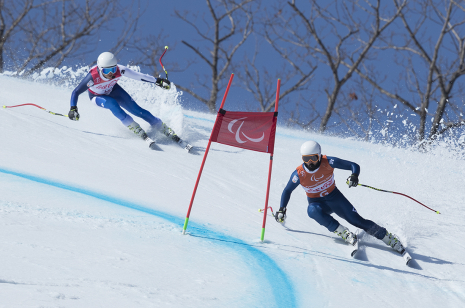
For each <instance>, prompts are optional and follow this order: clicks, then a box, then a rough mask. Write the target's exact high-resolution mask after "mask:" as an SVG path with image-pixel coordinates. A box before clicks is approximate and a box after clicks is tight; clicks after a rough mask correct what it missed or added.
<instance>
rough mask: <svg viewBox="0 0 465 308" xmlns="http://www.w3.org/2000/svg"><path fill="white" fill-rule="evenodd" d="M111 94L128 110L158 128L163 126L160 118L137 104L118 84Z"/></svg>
mask: <svg viewBox="0 0 465 308" xmlns="http://www.w3.org/2000/svg"><path fill="white" fill-rule="evenodd" d="M110 96H111V97H113V98H114V99H116V100H117V101H118V103H119V105H120V106H121V107H123V108H124V109H126V110H127V111H128V112H130V113H132V114H133V115H135V116H137V117H139V118H142V119H144V120H145V121H146V122H148V123H149V124H150V125H151V126H154V127H155V128H157V129H161V128H162V125H163V122H162V121H161V120H160V119H159V118H157V117H155V116H154V115H152V114H151V113H150V112H149V111H148V110H145V109H144V108H142V107H140V106H139V105H137V103H136V102H135V101H134V100H133V99H132V97H131V96H130V95H129V94H128V93H127V92H126V91H125V90H124V89H123V88H122V87H121V86H119V85H118V84H116V85H115V86H114V87H113V90H112V91H111V93H110Z"/></svg>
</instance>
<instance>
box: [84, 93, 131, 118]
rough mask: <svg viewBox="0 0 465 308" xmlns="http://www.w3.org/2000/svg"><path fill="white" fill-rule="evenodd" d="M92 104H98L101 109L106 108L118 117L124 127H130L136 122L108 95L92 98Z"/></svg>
mask: <svg viewBox="0 0 465 308" xmlns="http://www.w3.org/2000/svg"><path fill="white" fill-rule="evenodd" d="M92 102H93V103H94V104H96V105H97V106H99V107H102V108H105V109H108V110H110V111H111V112H112V113H113V115H114V116H115V117H117V118H118V119H119V120H120V121H121V122H122V123H123V124H124V126H128V125H129V124H131V123H132V122H134V120H133V119H132V117H131V116H130V115H128V114H127V113H126V112H125V111H124V110H123V109H122V108H121V107H120V105H119V104H118V102H117V101H116V100H115V99H114V98H112V97H110V96H107V95H99V96H94V97H93V98H92Z"/></svg>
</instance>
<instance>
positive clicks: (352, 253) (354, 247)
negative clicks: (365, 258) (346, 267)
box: [349, 229, 360, 258]
mask: <svg viewBox="0 0 465 308" xmlns="http://www.w3.org/2000/svg"><path fill="white" fill-rule="evenodd" d="M359 235H360V230H359V229H357V231H355V240H354V243H353V244H350V243H349V245H351V247H350V248H351V249H350V256H351V257H352V258H355V256H356V255H357V252H358V249H359V241H360V238H359Z"/></svg>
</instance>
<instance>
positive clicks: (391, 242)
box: [382, 231, 405, 255]
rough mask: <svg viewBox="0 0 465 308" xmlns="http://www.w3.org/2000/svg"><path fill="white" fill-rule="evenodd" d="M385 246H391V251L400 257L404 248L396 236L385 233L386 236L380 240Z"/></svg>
mask: <svg viewBox="0 0 465 308" xmlns="http://www.w3.org/2000/svg"><path fill="white" fill-rule="evenodd" d="M382 241H383V242H384V243H385V244H386V245H388V246H391V247H392V249H394V250H395V251H397V252H398V253H400V254H401V255H403V254H404V252H405V248H404V246H403V245H402V243H401V242H400V240H399V238H398V237H397V235H395V234H392V233H389V232H387V231H386V236H385V237H384V238H383V240H382Z"/></svg>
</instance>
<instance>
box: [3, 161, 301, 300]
mask: <svg viewBox="0 0 465 308" xmlns="http://www.w3.org/2000/svg"><path fill="white" fill-rule="evenodd" d="M0 172H1V173H5V174H10V175H14V176H18V177H21V178H24V179H27V180H31V181H34V182H38V183H42V184H46V185H50V186H54V187H58V188H61V189H65V190H69V191H73V192H77V193H81V194H84V195H87V196H91V197H94V198H97V199H100V200H104V201H108V202H111V203H114V204H118V205H121V206H124V207H127V208H131V209H134V210H137V211H141V212H144V213H147V214H150V215H154V216H157V217H160V218H163V219H165V220H167V221H169V222H171V223H173V224H175V225H177V226H179V227H180V228H181V229H182V227H183V225H184V219H183V218H180V217H176V216H174V215H170V214H168V213H164V212H161V211H157V210H154V209H151V208H147V207H144V206H142V205H138V204H135V203H132V202H130V201H126V200H123V199H119V198H115V197H112V196H107V195H104V194H100V193H98V192H94V191H91V190H87V189H83V188H78V187H73V186H70V185H66V184H63V183H60V182H56V181H52V180H49V179H45V178H41V177H37V176H33V175H29V174H25V173H20V172H15V171H11V170H7V169H3V168H0ZM188 231H189V233H190V234H192V235H194V236H195V235H198V236H199V237H203V238H207V239H208V238H211V237H214V238H215V239H218V240H220V241H218V243H221V244H222V245H225V246H228V247H229V248H232V249H234V251H236V252H238V251H240V249H241V248H242V249H243V251H245V252H246V253H248V254H249V255H251V256H252V258H253V259H254V261H255V262H253V263H252V262H251V261H252V259H250V258H248V256H246V261H247V262H246V263H247V264H248V265H249V267H250V268H251V271H252V272H254V273H256V274H257V275H258V276H262V277H265V279H266V280H267V281H268V283H269V286H270V288H271V290H269V291H270V292H271V293H272V294H273V295H274V300H275V302H276V307H296V296H295V294H294V288H293V286H292V283H291V281H290V280H289V278H288V277H287V275H286V274H285V273H284V271H283V270H281V269H280V268H279V267H278V265H277V264H276V262H275V261H273V259H271V258H270V257H269V256H268V255H267V254H265V253H264V252H262V251H260V250H258V249H257V248H255V247H253V246H251V245H249V244H247V243H246V242H244V241H242V240H240V239H237V238H234V237H232V236H228V235H225V234H223V233H221V232H217V231H213V230H210V229H208V228H206V227H205V226H202V225H199V224H196V223H193V222H189V228H188ZM265 302H266V301H264V303H265Z"/></svg>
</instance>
